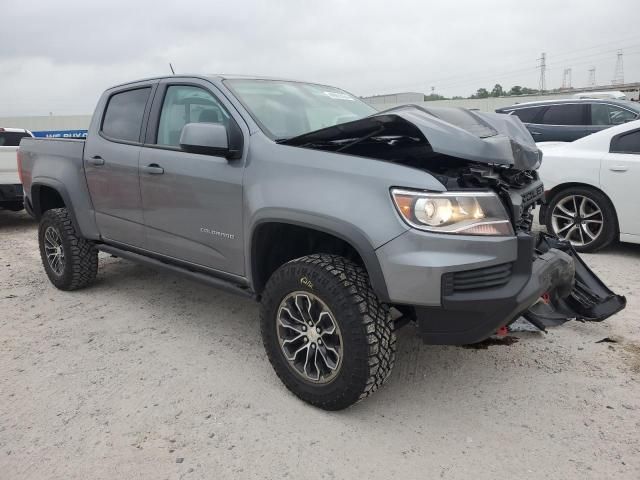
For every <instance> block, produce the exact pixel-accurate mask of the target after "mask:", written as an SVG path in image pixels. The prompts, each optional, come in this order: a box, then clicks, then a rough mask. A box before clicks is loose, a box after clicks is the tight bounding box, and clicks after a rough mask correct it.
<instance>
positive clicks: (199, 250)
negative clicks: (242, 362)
mask: <svg viewBox="0 0 640 480" xmlns="http://www.w3.org/2000/svg"><path fill="white" fill-rule="evenodd" d="M540 162H541V153H540V151H539V150H538V149H537V148H536V146H535V143H534V142H533V140H532V138H531V136H530V134H529V133H528V132H527V130H526V128H525V127H524V126H523V124H522V123H521V122H520V120H518V119H517V118H516V117H514V116H507V115H500V114H494V113H479V112H474V111H468V110H463V109H438V108H422V107H419V106H411V105H408V106H402V107H398V108H394V109H391V110H387V111H384V112H377V111H375V110H374V109H372V108H371V107H370V106H368V105H367V104H365V103H363V102H362V101H360V100H359V99H358V98H356V97H354V96H353V95H351V94H349V93H346V92H344V91H343V90H339V89H337V88H333V87H328V86H324V85H318V84H310V83H302V82H295V81H285V80H278V79H265V78H249V77H237V76H235V77H234V76H211V77H205V76H202V77H200V76H171V77H163V78H152V79H147V80H141V81H137V82H132V83H127V84H124V85H119V86H116V87H113V88H110V89H109V90H107V91H106V92H105V93H104V94H103V95H102V97H101V98H100V101H99V103H98V105H97V108H96V111H95V114H94V116H93V119H92V121H91V125H90V129H89V133H88V136H87V138H86V140H58V139H52V140H38V139H24V140H22V143H21V145H20V149H19V152H18V164H19V170H20V174H21V178H22V181H23V184H24V190H25V205H26V208H27V210H28V211H29V212H30V213H31V214H32V215H33V216H34V217H35V218H37V219H38V220H39V221H40V226H39V243H40V251H41V257H42V261H43V264H44V269H45V271H46V273H47V275H48V277H49V279H50V280H51V282H52V283H53V284H54V285H55V286H56V287H58V288H60V289H62V290H74V289H78V288H82V287H85V286H87V285H88V284H89V283H91V281H92V280H94V278H95V277H96V273H97V269H98V251H103V252H107V253H109V254H112V255H115V256H117V257H121V258H124V259H129V260H133V261H136V262H141V263H143V264H147V265H150V266H153V267H157V268H160V269H164V270H168V271H170V272H175V273H180V274H183V275H185V276H187V277H189V278H192V279H195V280H199V281H203V282H206V283H208V284H210V285H212V286H215V287H220V288H223V289H226V290H227V291H230V292H233V293H236V294H239V295H243V296H245V297H249V298H253V299H256V300H259V301H260V302H261V313H260V322H261V332H262V338H263V341H264V346H265V349H266V351H267V354H268V357H269V360H270V361H271V364H272V365H273V368H274V369H275V371H276V373H277V374H278V376H279V377H280V379H281V380H282V381H283V383H284V384H285V385H286V386H287V387H288V388H289V389H290V390H291V391H293V392H294V393H295V394H296V395H298V396H299V397H300V398H302V399H303V400H305V401H307V402H309V403H311V404H313V405H316V406H318V407H320V408H324V409H327V410H337V409H341V408H345V407H348V406H349V405H351V404H353V403H355V402H357V401H358V400H360V399H362V398H365V397H367V396H368V395H369V394H371V393H372V392H374V391H375V390H376V389H377V388H378V387H380V386H381V385H382V384H383V383H384V381H385V380H386V379H387V377H388V376H389V374H390V372H391V369H392V366H393V363H394V360H395V349H396V337H395V331H396V329H397V328H399V327H400V326H401V325H403V324H405V323H406V322H409V321H412V322H415V323H416V324H417V330H418V332H419V333H420V335H421V336H422V337H423V339H424V341H425V342H426V343H431V344H468V343H474V342H478V341H481V340H484V339H486V338H487V337H489V336H491V335H492V334H494V333H495V332H496V331H497V330H498V329H500V328H502V327H505V326H507V325H509V324H510V323H512V322H513V321H515V320H516V319H517V318H519V317H520V316H522V315H523V316H524V317H525V318H526V319H528V320H529V321H530V322H531V323H533V324H534V325H536V326H538V327H539V328H541V329H545V327H547V326H551V325H559V324H561V323H563V322H565V321H567V320H571V319H580V320H586V321H600V320H603V319H605V318H607V317H609V316H610V315H612V314H614V313H616V312H617V311H619V310H621V309H622V308H624V306H625V299H624V297H621V296H618V295H615V294H614V293H612V292H611V291H610V290H609V289H608V288H607V287H606V286H605V285H603V284H602V282H601V281H600V280H598V278H597V277H596V276H595V275H594V274H593V273H592V272H591V271H590V270H589V269H588V268H587V267H586V265H585V264H584V263H583V262H582V261H581V260H580V258H579V257H578V255H577V254H576V253H575V252H574V250H573V249H572V247H571V245H570V244H568V243H565V242H561V241H559V240H557V239H555V238H553V237H550V236H547V235H544V234H535V233H532V232H531V225H532V219H533V216H532V209H533V208H534V207H535V205H536V204H538V203H540V201H541V199H542V198H543V193H544V190H543V186H542V183H541V182H540V180H539V179H538V175H537V173H536V168H537V167H538V166H539V165H540ZM96 294H98V293H96Z"/></svg>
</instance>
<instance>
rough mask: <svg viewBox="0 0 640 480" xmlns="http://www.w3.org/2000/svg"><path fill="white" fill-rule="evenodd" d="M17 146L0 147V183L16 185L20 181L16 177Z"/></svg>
mask: <svg viewBox="0 0 640 480" xmlns="http://www.w3.org/2000/svg"><path fill="white" fill-rule="evenodd" d="M17 151H18V147H0V185H17V184H19V183H20V178H19V177H18V163H17V161H16V152H17Z"/></svg>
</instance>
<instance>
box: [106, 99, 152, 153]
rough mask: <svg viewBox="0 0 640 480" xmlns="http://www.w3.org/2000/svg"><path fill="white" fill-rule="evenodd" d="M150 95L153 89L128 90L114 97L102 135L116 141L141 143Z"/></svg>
mask: <svg viewBox="0 0 640 480" xmlns="http://www.w3.org/2000/svg"><path fill="white" fill-rule="evenodd" d="M149 93H151V87H147V88H138V89H136V90H127V91H126V92H121V93H116V94H115V95H113V96H112V97H111V98H110V99H109V103H108V104H107V109H106V111H105V113H104V119H103V120H102V133H104V134H105V135H106V136H107V137H109V138H111V139H114V140H124V141H127V142H137V141H139V140H140V129H141V128H142V119H143V117H144V109H145V106H146V105H147V100H148V99H149Z"/></svg>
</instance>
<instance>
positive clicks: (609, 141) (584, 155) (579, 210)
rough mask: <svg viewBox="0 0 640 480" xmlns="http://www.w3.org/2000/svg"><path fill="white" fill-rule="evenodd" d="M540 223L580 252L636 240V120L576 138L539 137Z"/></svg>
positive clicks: (639, 225)
mask: <svg viewBox="0 0 640 480" xmlns="http://www.w3.org/2000/svg"><path fill="white" fill-rule="evenodd" d="M538 147H539V148H540V150H542V152H543V153H544V155H543V157H542V166H541V167H540V170H539V173H540V177H541V179H542V181H543V182H544V186H545V195H546V199H547V205H545V206H543V208H542V209H541V210H540V223H541V224H544V225H546V226H547V229H548V230H549V231H550V232H554V233H555V234H556V235H558V236H559V237H560V238H564V239H566V240H569V241H570V242H571V243H572V244H573V246H574V247H575V249H576V250H578V251H579V252H593V251H596V250H599V249H601V248H603V247H606V246H607V245H609V244H610V243H611V242H613V241H614V240H617V239H619V240H620V241H623V242H631V243H640V120H636V121H633V122H629V123H625V124H623V125H618V126H616V127H612V128H608V129H606V130H602V131H601V132H598V133H594V134H591V135H589V136H587V137H584V138H581V139H579V140H576V141H575V142H570V143H562V142H541V143H538Z"/></svg>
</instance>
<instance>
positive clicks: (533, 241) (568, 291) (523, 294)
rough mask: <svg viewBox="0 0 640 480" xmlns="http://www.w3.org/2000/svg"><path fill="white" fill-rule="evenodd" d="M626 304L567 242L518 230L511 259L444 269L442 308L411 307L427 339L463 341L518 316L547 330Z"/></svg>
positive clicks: (446, 342)
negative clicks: (483, 265)
mask: <svg viewBox="0 0 640 480" xmlns="http://www.w3.org/2000/svg"><path fill="white" fill-rule="evenodd" d="M625 305H626V300H625V298H624V297H622V296H620V295H615V294H614V293H613V292H611V290H609V289H608V288H607V287H606V286H605V285H604V284H603V283H602V282H601V281H600V280H599V279H598V277H596V276H595V274H594V273H593V272H592V271H591V270H589V268H588V267H587V266H586V265H585V264H584V262H583V261H582V260H581V259H580V257H579V256H578V254H577V253H576V252H575V250H574V249H573V247H571V245H570V244H569V243H567V242H564V241H561V240H558V239H556V238H554V237H551V236H548V235H546V234H540V235H539V236H537V237H534V236H532V235H528V234H520V235H518V258H517V259H516V261H515V262H513V263H511V264H504V265H497V266H494V267H487V268H483V269H477V270H470V271H464V272H451V273H447V274H445V276H444V277H443V279H442V306H441V307H416V308H415V310H416V317H417V320H418V327H419V329H420V333H421V335H422V338H423V340H424V341H425V343H430V344H441V345H442V344H443V345H463V344H470V343H476V342H480V341H482V340H484V339H486V338H488V337H490V336H491V335H493V334H494V333H495V332H496V331H497V330H498V329H499V328H501V327H504V326H505V325H508V324H510V323H512V322H513V321H514V320H516V319H517V318H518V317H520V316H521V315H522V316H524V317H525V318H526V319H527V320H528V321H529V322H531V323H532V324H533V325H535V326H536V327H538V328H540V329H541V330H545V329H546V327H550V326H556V325H561V324H562V323H565V322H567V321H569V320H584V321H602V320H604V319H606V318H608V317H610V316H611V315H613V314H614V313H616V312H619V311H620V310H622V309H623V308H624V307H625Z"/></svg>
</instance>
